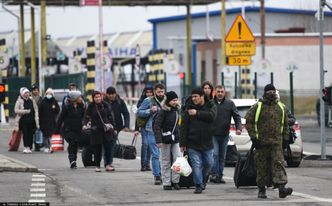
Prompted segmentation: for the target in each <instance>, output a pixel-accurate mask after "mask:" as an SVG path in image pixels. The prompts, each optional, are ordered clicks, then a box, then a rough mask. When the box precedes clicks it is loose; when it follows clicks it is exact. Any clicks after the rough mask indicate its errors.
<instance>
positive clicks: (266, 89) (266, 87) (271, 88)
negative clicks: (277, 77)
mask: <svg viewBox="0 0 332 206" xmlns="http://www.w3.org/2000/svg"><path fill="white" fill-rule="evenodd" d="M270 90H274V91H276V88H275V87H274V86H273V84H267V85H266V86H265V87H264V93H266V92H267V91H270Z"/></svg>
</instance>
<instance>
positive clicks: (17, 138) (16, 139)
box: [8, 130, 22, 151]
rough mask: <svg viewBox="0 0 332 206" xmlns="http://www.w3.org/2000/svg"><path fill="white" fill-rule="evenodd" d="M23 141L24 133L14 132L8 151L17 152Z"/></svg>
mask: <svg viewBox="0 0 332 206" xmlns="http://www.w3.org/2000/svg"><path fill="white" fill-rule="evenodd" d="M21 139H22V132H21V131H16V130H13V132H12V136H11V138H10V140H9V143H8V146H9V148H8V151H17V150H18V148H19V147H20V143H21Z"/></svg>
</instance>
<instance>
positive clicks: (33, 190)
mask: <svg viewBox="0 0 332 206" xmlns="http://www.w3.org/2000/svg"><path fill="white" fill-rule="evenodd" d="M45 191H46V189H45V188H31V189H30V192H45Z"/></svg>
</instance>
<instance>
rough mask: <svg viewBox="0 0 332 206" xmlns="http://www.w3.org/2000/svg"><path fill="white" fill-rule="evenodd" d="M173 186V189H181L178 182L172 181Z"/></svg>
mask: <svg viewBox="0 0 332 206" xmlns="http://www.w3.org/2000/svg"><path fill="white" fill-rule="evenodd" d="M173 187H174V189H175V190H180V189H181V187H180V185H179V183H173Z"/></svg>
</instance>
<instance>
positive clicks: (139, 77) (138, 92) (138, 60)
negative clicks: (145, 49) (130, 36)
mask: <svg viewBox="0 0 332 206" xmlns="http://www.w3.org/2000/svg"><path fill="white" fill-rule="evenodd" d="M135 58H136V59H135V66H136V68H137V69H138V91H137V95H138V97H139V95H140V91H141V68H140V62H141V50H140V46H139V44H137V45H136V55H135Z"/></svg>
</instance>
